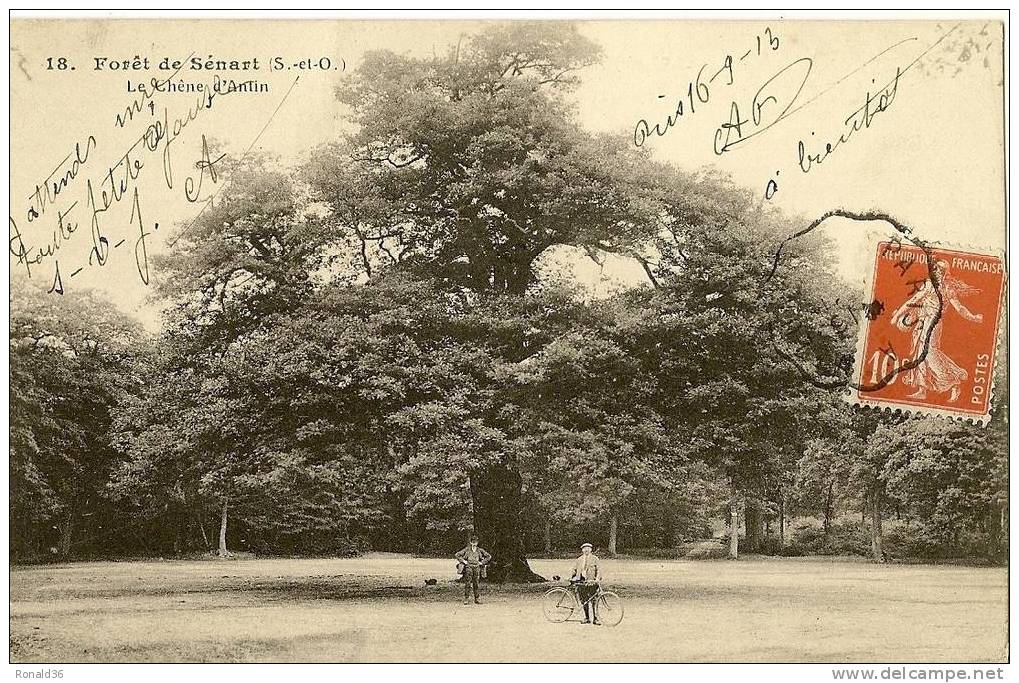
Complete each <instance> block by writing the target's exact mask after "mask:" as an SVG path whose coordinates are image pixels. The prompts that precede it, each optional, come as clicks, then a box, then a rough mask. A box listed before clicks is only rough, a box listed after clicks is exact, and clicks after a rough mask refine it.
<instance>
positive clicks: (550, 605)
mask: <svg viewBox="0 0 1019 683" xmlns="http://www.w3.org/2000/svg"><path fill="white" fill-rule="evenodd" d="M576 607H577V601H576V600H574V598H573V595H572V594H571V593H570V592H569V591H568V590H566V589H565V588H552V589H550V590H548V591H546V592H545V594H544V595H542V596H541V608H542V610H543V611H544V612H545V618H546V619H548V620H549V621H551V622H553V623H555V624H558V623H561V622H564V621H566V620H567V619H569V618H570V617H571V616H573V610H574V609H576Z"/></svg>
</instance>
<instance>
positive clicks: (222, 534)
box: [219, 498, 230, 557]
mask: <svg viewBox="0 0 1019 683" xmlns="http://www.w3.org/2000/svg"><path fill="white" fill-rule="evenodd" d="M229 505H230V502H229V501H228V500H227V499H226V498H224V499H223V514H222V515H221V516H220V518H219V556H220V557H227V556H228V555H229V554H230V553H229V552H228V551H227V549H226V513H227V509H228V507H229Z"/></svg>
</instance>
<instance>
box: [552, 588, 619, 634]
mask: <svg viewBox="0 0 1019 683" xmlns="http://www.w3.org/2000/svg"><path fill="white" fill-rule="evenodd" d="M579 585H580V584H579V583H578V582H574V581H571V582H570V585H569V588H567V587H565V586H556V587H555V588H550V589H548V590H547V591H545V592H544V593H543V594H542V596H541V605H542V611H543V612H544V613H545V618H546V619H548V620H549V621H551V622H552V623H554V624H561V623H563V622H564V621H567V620H569V618H570V617H572V616H573V613H574V612H581V613H583V611H584V605H585V604H587V602H592V601H593V602H594V605H595V607H596V609H595V614H596V615H598V620H599V621H600V622H601V623H602V624H603V625H605V626H618V625H619V622H621V621H622V620H623V599H622V598H620V597H619V596H618V595H616V594H615V593H613V592H612V591H607V590H602V587H601V584H597V590H596V591H595V593H594V595H592V596H591V597H590V598H589V599H588V600H587V602H581V601H580V591H579V590H578V588H577V587H578V586H579Z"/></svg>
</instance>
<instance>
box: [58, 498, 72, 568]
mask: <svg viewBox="0 0 1019 683" xmlns="http://www.w3.org/2000/svg"><path fill="white" fill-rule="evenodd" d="M73 538H74V504H73V503H72V504H71V505H68V506H67V512H65V513H64V521H63V522H61V523H60V541H59V543H58V546H57V550H59V551H60V554H61V555H62V556H64V557H67V556H68V555H70V554H71V547H72V545H73V544H72V542H71V541H72V539H73Z"/></svg>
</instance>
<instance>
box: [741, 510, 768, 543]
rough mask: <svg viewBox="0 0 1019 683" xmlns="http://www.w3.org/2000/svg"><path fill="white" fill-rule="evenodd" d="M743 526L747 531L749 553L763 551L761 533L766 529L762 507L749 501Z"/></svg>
mask: <svg viewBox="0 0 1019 683" xmlns="http://www.w3.org/2000/svg"><path fill="white" fill-rule="evenodd" d="M743 524H744V526H746V529H747V534H746V536H747V537H746V548H747V552H748V553H755V552H757V551H758V550H760V549H761V532H762V531H763V529H764V524H763V521H762V515H761V506H760V505H759V504H758V503H757V502H756V501H750V500H748V501H747V504H746V510H745V512H744V513H743Z"/></svg>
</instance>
